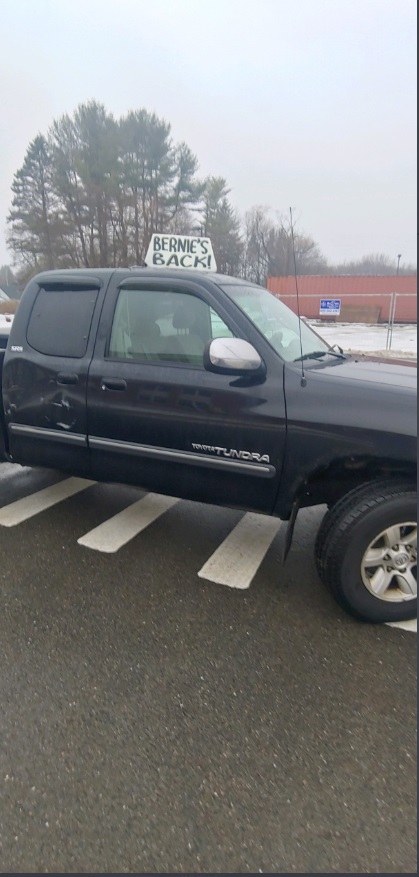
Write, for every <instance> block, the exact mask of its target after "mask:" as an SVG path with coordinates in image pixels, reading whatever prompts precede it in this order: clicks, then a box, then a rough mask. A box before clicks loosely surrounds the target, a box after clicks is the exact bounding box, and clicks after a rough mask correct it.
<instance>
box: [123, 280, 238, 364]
mask: <svg viewBox="0 0 419 877" xmlns="http://www.w3.org/2000/svg"><path fill="white" fill-rule="evenodd" d="M219 337H229V338H231V337H232V332H231V331H230V329H229V328H228V326H226V324H225V323H224V321H223V320H222V318H221V317H220V316H219V315H218V314H217V313H216V312H215V311H214V310H213V308H211V307H210V306H209V305H208V304H207V303H206V302H205V301H203V300H202V299H200V298H198V296H196V295H193V294H190V293H186V292H179V291H178V290H173V291H163V290H162V291H160V290H149V289H121V290H120V292H119V296H118V300H117V303H116V308H115V314H114V319H113V324H112V331H111V338H110V344H109V350H108V356H109V357H114V358H117V359H134V360H136V361H140V362H141V361H142V362H149V361H151V362H159V363H161V362H169V363H187V364H189V365H195V366H202V365H203V353H204V347H205V345H206V343H207V341H209V340H211V339H212V338H219Z"/></svg>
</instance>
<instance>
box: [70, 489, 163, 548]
mask: <svg viewBox="0 0 419 877" xmlns="http://www.w3.org/2000/svg"><path fill="white" fill-rule="evenodd" d="M177 502H179V500H178V499H177V498H176V497H172V496H161V495H160V494H157V493H148V494H147V495H146V496H145V497H143V499H139V500H138V501H137V502H134V503H133V504H132V505H130V506H128V507H127V508H126V509H123V511H122V512H119V513H118V514H117V515H114V517H113V518H109V520H107V521H104V523H103V524H99V526H98V527H95V529H94V530H90V531H89V532H88V533H86V534H85V535H84V536H81V537H80V539H78V540H77V542H78V543H79V545H84V546H85V547H86V548H93V549H94V550H95V551H104V552H105V553H107V554H112V553H113V552H115V551H118V550H119V549H120V548H122V546H123V545H126V543H127V542H129V541H130V540H131V539H133V538H134V536H137V535H138V533H141V532H142V530H145V529H146V527H148V526H149V525H150V524H152V523H153V521H155V520H157V518H159V517H160V515H163V514H164V513H165V512H167V511H168V509H170V508H172V506H174V505H175V504H176V503H177Z"/></svg>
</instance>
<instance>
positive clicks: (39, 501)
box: [0, 478, 96, 527]
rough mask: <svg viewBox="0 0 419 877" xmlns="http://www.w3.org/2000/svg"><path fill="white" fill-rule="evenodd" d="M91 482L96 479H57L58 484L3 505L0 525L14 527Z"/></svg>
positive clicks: (93, 482) (77, 491) (94, 482)
mask: <svg viewBox="0 0 419 877" xmlns="http://www.w3.org/2000/svg"><path fill="white" fill-rule="evenodd" d="M92 484H96V481H88V480H87V479H86V478H66V479H65V480H64V481H59V483H58V484H53V485H52V487H45V488H44V489H43V490H38V491H37V492H36V493H32V494H31V495H30V496H25V497H23V499H18V500H16V502H12V503H10V504H9V505H6V506H3V508H2V509H0V525H1V526H2V527H16V525H17V524H21V523H22V522H23V521H27V520H28V518H33V517H34V515H38V514H39V513H40V512H44V511H46V509H49V508H51V506H54V505H57V503H59V502H62V500H64V499H68V498H69V497H70V496H74V495H75V494H76V493H80V492H81V491H82V490H86V488H87V487H91V486H92Z"/></svg>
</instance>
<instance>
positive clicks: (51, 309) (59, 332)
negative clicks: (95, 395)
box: [3, 274, 102, 475]
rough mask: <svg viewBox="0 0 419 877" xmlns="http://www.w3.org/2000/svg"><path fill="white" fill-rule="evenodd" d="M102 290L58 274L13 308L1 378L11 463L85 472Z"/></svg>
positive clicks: (91, 282)
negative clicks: (90, 389)
mask: <svg viewBox="0 0 419 877" xmlns="http://www.w3.org/2000/svg"><path fill="white" fill-rule="evenodd" d="M41 282H42V281H41ZM101 285H102V284H101V281H100V280H99V279H96V278H94V277H91V276H89V275H87V276H85V277H84V276H79V275H76V276H74V277H73V279H71V277H68V275H67V277H65V278H64V277H63V275H61V276H60V275H58V274H57V275H55V277H53V276H50V277H49V278H47V279H46V280H45V283H42V285H38V286H37V288H36V290H35V291H34V294H33V295H32V297H31V296H30V295H29V298H28V297H27V296H26V297H25V300H24V301H23V303H22V305H21V307H20V308H19V312H18V314H17V315H16V317H15V321H16V327H14V334H13V342H14V343H13V348H12V349H11V350H8V352H7V357H6V359H5V364H4V380H3V388H4V396H5V400H4V401H5V411H6V419H7V429H8V437H9V450H10V453H11V455H12V457H13V459H14V460H16V462H21V463H23V464H25V465H34V466H47V467H51V468H56V469H62V470H64V471H68V472H74V473H75V474H78V475H88V473H89V451H88V446H87V421H86V386H87V373H88V368H89V364H90V360H91V357H92V350H93V337H92V336H93V334H94V326H93V323H94V315H95V309H96V306H97V304H98V297H99V296H100V287H101ZM21 309H22V310H21ZM96 322H97V318H96Z"/></svg>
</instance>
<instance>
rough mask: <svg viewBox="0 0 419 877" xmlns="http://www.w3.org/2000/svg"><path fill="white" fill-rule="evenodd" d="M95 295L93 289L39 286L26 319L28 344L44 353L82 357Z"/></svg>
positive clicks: (95, 291)
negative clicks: (28, 316)
mask: <svg viewBox="0 0 419 877" xmlns="http://www.w3.org/2000/svg"><path fill="white" fill-rule="evenodd" d="M97 295H98V290H97V289H59V290H56V289H55V290H54V289H40V291H39V293H38V295H37V297H36V300H35V304H34V306H33V308H32V313H31V316H30V319H29V324H28V329H27V333H26V337H27V340H28V343H29V344H30V345H31V347H33V348H34V349H35V350H38V351H39V352H40V353H45V354H46V355H47V356H72V357H76V358H78V359H79V358H80V357H82V356H84V354H85V353H86V349H87V341H88V338H89V332H90V325H91V322H92V316H93V311H94V307H95V304H96V299H97Z"/></svg>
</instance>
